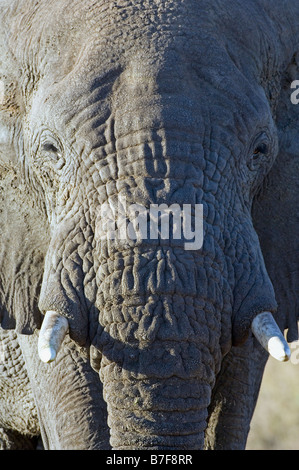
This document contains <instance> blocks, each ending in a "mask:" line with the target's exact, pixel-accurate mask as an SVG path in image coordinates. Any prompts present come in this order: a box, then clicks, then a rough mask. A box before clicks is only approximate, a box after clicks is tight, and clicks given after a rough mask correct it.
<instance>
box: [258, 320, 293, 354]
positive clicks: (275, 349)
mask: <svg viewBox="0 0 299 470" xmlns="http://www.w3.org/2000/svg"><path fill="white" fill-rule="evenodd" d="M251 330H252V332H253V334H254V336H255V337H256V339H257V340H258V342H259V343H260V344H261V346H263V348H264V349H266V351H268V352H269V354H270V355H271V356H272V357H274V359H277V360H278V361H280V362H286V361H288V360H289V359H290V357H291V351H290V348H289V346H288V343H287V342H286V340H285V338H284V336H283V334H282V333H281V331H280V329H279V327H278V325H277V323H276V321H275V320H274V318H273V315H272V314H271V313H270V312H263V313H260V314H259V315H257V316H256V317H255V318H254V320H253V322H252V324H251Z"/></svg>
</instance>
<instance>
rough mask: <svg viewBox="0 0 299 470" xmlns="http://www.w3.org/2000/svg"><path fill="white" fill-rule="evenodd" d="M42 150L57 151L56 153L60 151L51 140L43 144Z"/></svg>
mask: <svg viewBox="0 0 299 470" xmlns="http://www.w3.org/2000/svg"><path fill="white" fill-rule="evenodd" d="M42 150H43V151H44V152H49V153H56V154H58V153H59V150H58V148H57V147H55V145H54V144H52V143H51V142H46V143H45V144H43V145H42Z"/></svg>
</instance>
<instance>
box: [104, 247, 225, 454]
mask: <svg viewBox="0 0 299 470" xmlns="http://www.w3.org/2000/svg"><path fill="white" fill-rule="evenodd" d="M135 251H138V250H137V249H136V248H135ZM142 255H143V258H144V259H145V260H147V261H148V260H149V259H150V260H151V261H150V263H148V264H147V263H144V266H143V270H141V271H142V278H140V276H141V274H140V269H138V270H137V269H136V262H137V261H136V260H137V259H139V263H140V259H141V258H142ZM115 256H116V254H115ZM194 256H195V255H194V254H193V255H188V254H186V252H184V251H183V250H182V249H179V248H176V249H174V248H173V247H170V246H168V247H166V246H165V247H163V248H162V247H155V248H154V247H152V248H151V249H149V248H148V247H147V249H146V248H145V247H144V246H143V247H142V250H141V249H140V252H138V253H136V254H135V263H134V262H132V264H131V265H130V263H129V261H128V260H127V262H126V267H125V268H124V269H122V270H119V271H117V270H113V276H110V277H109V276H108V277H107V276H105V278H104V279H103V282H102V284H101V286H102V287H101V291H100V292H99V294H98V299H97V303H98V307H99V312H100V315H99V328H98V333H97V345H96V347H97V349H98V350H100V351H101V353H102V361H101V367H100V378H101V381H102V383H103V392H104V398H105V401H106V402H107V405H108V416H109V427H110V430H111V445H112V447H113V448H115V449H119V450H121V449H132V448H133V449H200V448H202V447H203V443H204V431H205V429H206V425H207V423H206V420H207V414H208V413H207V409H208V405H209V402H210V397H211V390H212V387H213V384H214V381H215V375H216V371H217V370H218V368H219V365H220V360H221V359H220V358H221V348H220V343H221V340H220V336H221V319H220V317H221V315H220V312H221V304H222V300H221V298H222V295H221V291H220V289H219V290H218V289H217V288H216V286H215V284H214V281H212V280H211V281H210V283H209V286H208V283H207V280H206V277H205V276H204V273H205V272H206V269H207V268H206V269H202V271H201V275H200V272H199V271H200V266H199V265H200V263H199V261H198V260H197V261H196V262H195V260H194ZM115 262H116V261H115ZM118 264H120V262H119V261H118ZM202 264H203V263H202ZM147 270H148V271H147ZM214 271H216V270H214ZM116 272H118V274H116ZM210 272H211V274H212V272H213V269H212V268H211V266H210ZM150 273H152V276H151V275H150ZM170 273H172V274H171V277H170ZM179 274H180V275H179ZM168 276H169V278H168ZM214 276H215V277H217V274H216V272H214ZM218 278H219V273H218ZM128 279H131V282H130V283H128ZM212 283H213V284H214V285H213V286H212ZM199 284H201V285H200V286H199ZM219 284H220V285H221V281H220V282H219ZM129 287H130V288H129ZM137 287H138V289H137ZM208 290H209V291H210V295H209V299H210V300H207V299H208ZM212 290H213V293H212ZM120 293H123V295H120Z"/></svg>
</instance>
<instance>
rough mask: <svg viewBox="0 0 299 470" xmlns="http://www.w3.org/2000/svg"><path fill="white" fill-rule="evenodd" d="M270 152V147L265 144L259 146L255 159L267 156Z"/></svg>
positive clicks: (254, 155)
mask: <svg viewBox="0 0 299 470" xmlns="http://www.w3.org/2000/svg"><path fill="white" fill-rule="evenodd" d="M268 151H269V148H268V145H267V144H265V143H262V144H259V145H258V146H257V147H256V148H255V149H254V152H253V157H254V158H257V157H258V156H259V155H267V153H268Z"/></svg>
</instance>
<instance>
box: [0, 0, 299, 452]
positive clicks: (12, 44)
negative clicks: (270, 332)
mask: <svg viewBox="0 0 299 470" xmlns="http://www.w3.org/2000/svg"><path fill="white" fill-rule="evenodd" d="M283 4H284V5H283V7H282V6H281V2H277V1H275V0H269V1H266V0H265V1H263V0H259V1H248V2H246V6H244V2H239V1H237V0H229V1H227V2H225V6H224V5H223V2H217V1H212V2H211V1H209V2H208V1H205V0H185V1H182V2H174V1H170V0H167V1H164V2H161V1H159V0H154V1H139V0H133V1H128V0H117V1H105V2H101V1H96V2H94V1H91V0H90V1H84V2H82V1H79V0H73V1H71V2H67V3H65V2H58V1H57V0H52V1H51V2H49V1H47V2H45V1H43V0H42V1H39V2H35V1H31V0H30V1H28V0H26V1H25V0H24V1H22V0H21V1H20V0H19V1H10V2H7V1H1V2H0V18H1V27H0V41H1V50H3V51H4V52H3V58H2V60H1V63H0V75H1V76H0V78H1V79H2V80H3V81H4V85H5V90H6V95H5V98H4V100H3V103H2V105H1V108H0V126H1V127H0V129H1V138H2V140H1V149H0V150H1V153H0V230H1V241H0V318H1V325H2V330H0V331H1V335H2V340H1V341H2V343H1V344H5V345H7V344H11V346H10V347H9V348H8V347H6V348H5V351H6V356H5V358H6V359H5V361H6V362H5V364H6V365H5V367H4V366H1V365H0V390H2V391H3V393H2V395H3V396H4V395H5V396H7V397H8V398H7V399H8V400H11V402H12V403H13V406H14V407H15V410H14V413H12V414H9V413H7V412H5V409H6V408H5V407H3V408H1V409H0V445H1V446H2V447H3V448H24V447H28V448H31V447H32V446H33V445H35V442H36V441H35V439H36V438H37V437H38V435H39V434H40V433H41V436H42V440H43V445H44V447H45V448H49V449H108V448H114V449H168V450H174V449H179V450H186V449H188V450H191V449H202V448H206V449H243V448H245V446H246V439H247V435H248V432H249V426H250V420H251V417H252V413H253V411H254V407H255V403H256V400H257V396H258V391H259V387H260V383H261V379H262V375H263V370H264V366H265V364H266V361H267V354H266V353H265V352H264V351H263V350H262V349H261V347H260V346H259V345H258V344H257V342H256V340H255V339H254V338H253V336H252V335H251V333H250V332H249V331H250V325H251V321H252V320H253V318H254V317H255V316H256V315H257V314H259V313H261V312H263V311H271V312H273V314H274V316H275V318H276V320H277V322H278V324H279V326H280V328H281V329H282V330H283V329H287V328H288V335H289V336H288V338H289V340H294V339H296V335H297V331H296V322H297V318H296V314H297V311H296V305H298V298H297V297H296V296H297V295H298V294H297V292H298V287H299V286H298V275H297V273H298V268H297V264H296V263H297V257H296V256H295V254H296V252H298V240H297V241H296V237H294V234H295V233H297V232H296V228H298V215H297V213H296V210H295V208H296V207H297V204H296V202H299V201H298V198H299V196H298V194H299V191H298V189H299V188H298V181H297V179H296V178H295V177H294V175H296V174H298V170H299V168H298V158H296V157H297V153H296V152H297V148H298V146H296V145H295V143H296V142H297V140H298V132H297V130H299V129H298V110H297V108H296V106H294V105H292V103H291V100H290V94H291V90H290V84H291V82H292V81H293V80H295V79H296V78H298V67H297V57H296V53H297V48H298V47H297V46H298V27H299V7H298V6H296V4H294V2H292V1H290V0H286V1H284V2H283ZM282 11H283V15H282V13H281V12H282ZM282 16H283V17H282ZM296 74H297V75H296ZM281 175H283V177H281ZM121 197H125V198H126V201H127V204H133V203H134V204H136V203H137V204H142V205H143V206H145V207H149V206H150V205H151V204H162V203H166V204H168V205H169V206H170V205H171V204H173V203H176V204H179V205H181V206H182V205H183V204H191V205H194V204H203V206H204V228H205V236H204V245H203V247H202V249H201V250H198V251H190V252H189V251H185V250H184V247H183V241H181V240H142V241H136V242H135V241H132V240H125V241H123V240H114V241H111V240H107V239H105V237H104V234H103V232H102V231H101V228H100V227H101V225H100V224H99V214H100V208H101V207H102V205H103V204H106V203H108V204H109V207H111V208H112V209H115V208H116V206H117V203H118V201H119V198H121ZM286 213H287V214H289V216H290V220H289V225H288V224H286V223H285V219H284V215H285V214H286ZM286 246H287V249H286ZM278 273H279V275H278ZM297 310H298V309H297ZM47 311H56V312H57V313H59V314H61V315H63V316H65V317H66V318H67V319H68V321H69V335H68V336H67V338H66V340H65V343H64V345H63V347H62V349H61V351H60V352H59V355H58V358H57V360H56V361H55V362H54V363H53V364H51V365H50V366H47V365H42V364H41V363H40V361H39V359H38V357H37V337H38V330H39V329H40V326H41V322H42V315H41V314H44V313H45V312H47ZM8 330H14V331H13V332H9V333H8V332H7V331H8ZM10 335H11V336H10ZM16 357H17V358H18V359H17V360H16V359H15V358H16ZM16 362H17V363H18V364H19V366H18V367H17V371H16V374H17V377H18V382H17V385H16V387H19V386H20V385H19V383H24V384H26V387H25V386H24V387H23V389H24V390H28V393H25V394H24V397H20V400H19V401H16V400H14V399H13V398H12V399H11V398H10V396H12V397H13V396H14V395H15V394H16V390H15V389H14V388H13V386H12V385H11V382H9V380H8V378H9V376H10V375H11V370H12V369H13V367H14V366H15V364H16ZM98 374H99V376H98ZM99 377H100V380H99ZM22 381H23V382H22ZM7 384H8V385H7ZM23 409H26V410H27V411H28V410H29V416H30V419H31V421H32V424H31V426H30V427H28V426H27V424H26V422H27V421H28V420H27V421H26V420H24V418H23V414H22V410H23ZM3 410H4V412H3ZM11 416H15V419H12V417H11Z"/></svg>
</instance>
